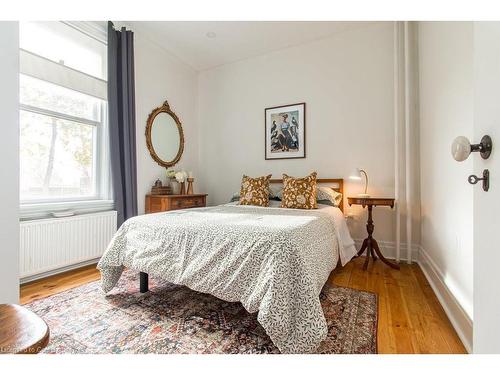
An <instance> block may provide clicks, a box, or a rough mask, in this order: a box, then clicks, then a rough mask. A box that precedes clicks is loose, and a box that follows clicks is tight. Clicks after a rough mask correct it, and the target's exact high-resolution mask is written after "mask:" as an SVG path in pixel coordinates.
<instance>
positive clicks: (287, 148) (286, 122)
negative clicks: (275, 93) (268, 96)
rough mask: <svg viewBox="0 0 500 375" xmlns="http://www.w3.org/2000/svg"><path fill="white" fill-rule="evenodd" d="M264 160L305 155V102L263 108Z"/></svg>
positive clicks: (303, 156) (302, 156)
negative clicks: (264, 128)
mask: <svg viewBox="0 0 500 375" xmlns="http://www.w3.org/2000/svg"><path fill="white" fill-rule="evenodd" d="M265 123H266V132H265V145H266V155H265V156H266V160H272V159H295V158H305V157H306V103H296V104H289V105H283V106H279V107H271V108H266V109H265Z"/></svg>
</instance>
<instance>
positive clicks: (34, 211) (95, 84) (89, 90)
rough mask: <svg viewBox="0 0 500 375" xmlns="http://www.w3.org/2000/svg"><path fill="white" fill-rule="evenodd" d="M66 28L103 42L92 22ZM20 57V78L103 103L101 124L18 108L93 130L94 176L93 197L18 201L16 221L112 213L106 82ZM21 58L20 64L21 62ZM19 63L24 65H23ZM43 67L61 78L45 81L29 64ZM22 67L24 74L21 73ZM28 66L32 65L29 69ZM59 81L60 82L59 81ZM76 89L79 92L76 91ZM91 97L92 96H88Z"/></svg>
mask: <svg viewBox="0 0 500 375" xmlns="http://www.w3.org/2000/svg"><path fill="white" fill-rule="evenodd" d="M63 23H64V24H66V25H67V26H70V27H73V28H74V29H76V30H78V31H80V32H82V33H84V34H86V35H87V36H89V37H92V38H94V39H96V40H98V41H99V42H101V43H104V44H107V42H106V29H105V25H103V24H102V23H95V22H63ZM20 53H21V74H24V75H27V76H31V77H33V78H37V79H41V80H42V81H45V82H49V83H53V84H56V85H58V86H61V87H65V88H67V89H70V90H73V91H76V92H80V93H83V94H86V95H90V96H93V97H96V98H99V99H102V100H104V102H103V104H102V108H101V113H102V118H101V121H93V120H90V119H86V118H81V117H78V116H72V115H69V114H66V113H61V112H57V111H52V110H48V109H45V108H39V107H36V106H32V105H26V104H21V103H20V104H19V110H20V111H27V112H31V113H36V114H40V115H45V116H50V117H54V118H58V119H62V120H69V121H74V122H77V123H82V124H86V125H91V126H93V127H94V129H95V130H94V131H95V137H94V156H95V157H94V158H93V163H94V169H93V170H94V171H95V172H94V173H95V182H94V184H95V194H94V195H93V196H82V197H61V198H42V199H34V200H29V201H20V218H21V220H27V219H36V218H44V217H46V216H48V215H49V214H50V213H51V212H54V211H59V210H72V211H74V212H75V213H88V212H98V211H107V210H112V209H114V201H113V197H112V195H113V194H112V184H111V166H110V158H109V131H108V124H107V122H108V121H107V120H108V118H107V117H108V116H107V98H106V89H105V88H106V87H103V86H105V85H107V82H106V81H104V80H102V79H99V78H96V77H93V76H89V75H88V74H86V73H84V72H80V71H78V70H75V69H73V68H71V67H67V66H65V65H63V64H58V63H55V62H53V61H52V60H49V59H46V58H44V57H42V56H38V55H36V54H34V53H32V52H29V51H24V50H22V49H20ZM23 58H24V60H23ZM23 61H24V62H25V63H24V65H23ZM33 63H34V64H36V63H43V64H47V65H50V67H51V68H52V69H53V70H56V71H59V72H62V73H63V74H59V75H55V76H56V78H55V79H47V78H46V77H40V76H37V75H36V74H32V71H31V70H30V64H33ZM23 66H24V71H23ZM31 66H32V65H31ZM61 77H62V78H61ZM75 78H76V79H77V80H79V82H80V83H81V85H80V86H79V87H75V86H73V85H71V86H70V85H66V84H64V81H65V80H66V81H67V80H71V79H73V81H74V79H75ZM79 88H80V89H79ZM93 93H94V95H92V94H93Z"/></svg>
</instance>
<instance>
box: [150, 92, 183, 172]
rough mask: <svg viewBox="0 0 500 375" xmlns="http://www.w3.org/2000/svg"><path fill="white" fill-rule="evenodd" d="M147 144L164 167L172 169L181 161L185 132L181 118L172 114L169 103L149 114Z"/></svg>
mask: <svg viewBox="0 0 500 375" xmlns="http://www.w3.org/2000/svg"><path fill="white" fill-rule="evenodd" d="M146 144H147V146H148V150H149V153H150V154H151V157H152V158H153V159H154V160H155V161H156V162H157V163H158V164H159V165H161V166H162V167H165V168H168V167H171V166H173V165H175V164H177V163H178V162H179V160H180V159H181V156H182V152H183V151H184V132H183V131H182V125H181V122H180V120H179V118H178V117H177V115H176V114H175V113H174V112H172V110H171V109H170V106H169V105H168V102H167V101H165V103H163V105H162V106H161V107H158V108H155V109H154V110H153V111H152V112H151V113H150V114H149V117H148V122H147V124H146Z"/></svg>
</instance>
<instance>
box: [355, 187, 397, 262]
mask: <svg viewBox="0 0 500 375" xmlns="http://www.w3.org/2000/svg"><path fill="white" fill-rule="evenodd" d="M347 202H348V203H349V206H352V205H353V204H357V205H361V206H363V208H364V207H368V221H367V223H366V231H367V232H368V237H366V238H365V239H364V240H363V245H362V246H361V249H360V250H359V251H358V256H360V255H361V254H363V253H364V252H365V250H366V259H365V263H364V265H363V269H364V270H366V268H367V267H368V262H369V260H370V255H371V257H372V258H373V261H374V262H375V261H376V260H377V255H378V257H379V258H380V260H381V261H382V262H384V263H385V264H387V265H388V266H389V267H392V268H394V269H397V270H399V264H397V263H394V262H391V261H390V260H387V259H386V258H385V257H384V256H383V255H382V253H381V252H380V248H379V247H378V243H377V241H376V240H375V238H373V237H372V234H373V230H374V229H375V225H373V218H372V209H373V206H389V207H391V208H393V207H394V198H361V197H348V198H347ZM375 253H376V254H377V255H375Z"/></svg>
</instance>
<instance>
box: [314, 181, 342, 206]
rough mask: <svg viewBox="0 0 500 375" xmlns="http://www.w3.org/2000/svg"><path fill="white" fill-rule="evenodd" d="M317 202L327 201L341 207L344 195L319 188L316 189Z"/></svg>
mask: <svg viewBox="0 0 500 375" xmlns="http://www.w3.org/2000/svg"><path fill="white" fill-rule="evenodd" d="M316 200H318V201H325V200H328V201H330V202H332V203H333V204H334V205H335V207H338V206H339V205H340V201H341V200H342V194H341V193H339V192H338V191H335V190H333V189H332V188H329V187H324V186H318V187H317V189H316Z"/></svg>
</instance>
